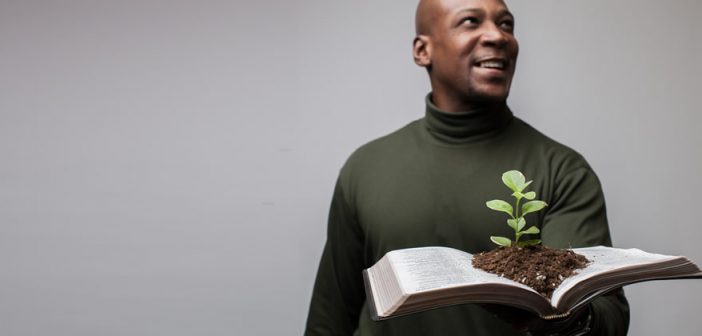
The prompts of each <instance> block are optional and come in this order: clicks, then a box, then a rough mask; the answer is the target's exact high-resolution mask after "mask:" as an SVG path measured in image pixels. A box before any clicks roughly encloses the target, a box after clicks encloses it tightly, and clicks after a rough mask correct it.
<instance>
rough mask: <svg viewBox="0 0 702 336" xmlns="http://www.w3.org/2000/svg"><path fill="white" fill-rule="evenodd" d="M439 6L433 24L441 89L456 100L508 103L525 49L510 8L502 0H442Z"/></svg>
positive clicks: (435, 79) (434, 65)
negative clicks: (519, 60)
mask: <svg viewBox="0 0 702 336" xmlns="http://www.w3.org/2000/svg"><path fill="white" fill-rule="evenodd" d="M436 6H437V7H436V8H435V10H436V11H437V12H436V13H435V14H436V15H435V16H433V17H432V22H433V24H431V25H430V27H429V37H430V40H431V55H430V58H431V64H430V77H431V81H432V87H433V89H434V91H435V93H443V94H444V96H445V97H451V99H453V100H454V101H469V102H503V101H505V100H506V99H507V96H508V94H509V88H510V85H511V83H512V76H513V75H514V69H515V66H516V62H517V54H518V53H519V46H518V44H517V40H516V39H515V37H514V18H513V16H512V14H511V13H510V12H509V10H508V9H507V6H506V5H505V4H504V3H503V2H502V1H500V0H437V1H436ZM437 91H441V92H437Z"/></svg>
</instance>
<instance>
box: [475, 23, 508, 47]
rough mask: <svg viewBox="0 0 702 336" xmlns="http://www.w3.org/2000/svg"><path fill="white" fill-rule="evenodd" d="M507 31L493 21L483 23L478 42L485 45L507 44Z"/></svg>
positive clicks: (501, 45)
mask: <svg viewBox="0 0 702 336" xmlns="http://www.w3.org/2000/svg"><path fill="white" fill-rule="evenodd" d="M506 34H507V33H506V32H504V31H503V30H502V29H500V27H498V26H497V25H495V24H494V23H490V24H487V25H485V27H484V30H483V33H482V35H481V37H480V42H481V43H482V44H483V45H485V46H493V47H498V48H502V47H504V46H505V45H506V44H507V41H508V39H507V35H506Z"/></svg>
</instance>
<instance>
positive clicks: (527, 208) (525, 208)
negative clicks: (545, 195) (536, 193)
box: [522, 201, 548, 216]
mask: <svg viewBox="0 0 702 336" xmlns="http://www.w3.org/2000/svg"><path fill="white" fill-rule="evenodd" d="M547 205H548V204H546V202H544V201H529V202H526V203H524V204H523V205H522V216H524V215H526V214H528V213H532V212H536V211H539V210H541V209H543V208H545V207H546V206H547Z"/></svg>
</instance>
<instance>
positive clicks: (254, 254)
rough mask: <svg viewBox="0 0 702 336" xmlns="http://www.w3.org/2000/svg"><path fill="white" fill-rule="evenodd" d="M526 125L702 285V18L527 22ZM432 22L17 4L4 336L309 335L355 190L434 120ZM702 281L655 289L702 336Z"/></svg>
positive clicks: (5, 207)
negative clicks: (333, 225) (382, 156)
mask: <svg viewBox="0 0 702 336" xmlns="http://www.w3.org/2000/svg"><path fill="white" fill-rule="evenodd" d="M510 5H511V9H512V11H513V12H514V13H515V15H516V17H517V37H518V39H519V41H520V43H521V54H520V60H519V65H518V69H517V75H516V76H517V77H516V81H515V83H514V87H513V90H512V92H513V93H512V95H511V97H510V105H511V106H512V108H513V109H514V110H515V111H516V114H517V115H518V116H519V117H521V118H523V119H524V120H526V121H527V122H529V123H531V124H532V125H534V126H535V127H537V128H538V129H540V130H542V131H543V132H545V133H546V134H548V135H550V136H551V137H553V138H555V139H557V140H558V141H561V142H563V143H566V144H568V145H570V146H571V147H573V148H575V149H576V150H578V151H580V152H581V153H582V154H584V155H585V156H586V157H587V158H588V159H589V161H590V163H591V164H592V166H593V167H594V168H595V169H596V171H597V172H598V174H599V176H600V178H601V180H602V183H603V185H604V189H605V193H606V197H607V202H608V209H609V218H610V221H611V227H612V232H613V235H614V240H615V244H616V245H618V246H620V247H639V248H642V249H645V250H649V251H657V252H661V253H666V254H682V255H687V256H689V257H691V258H692V259H695V260H697V261H698V262H702V248H700V241H701V238H700V237H702V228H701V227H702V226H701V225H700V224H702V220H701V219H700V217H701V216H700V214H699V211H700V210H699V209H700V207H701V204H700V190H702V176H700V174H702V155H701V153H702V151H701V150H700V145H702V136H701V135H700V132H699V129H700V124H702V116H701V115H700V113H699V112H700V111H699V108H698V107H697V103H698V100H699V95H700V91H699V85H698V79H699V78H701V75H702V66H700V63H699V61H700V59H701V56H702V54H701V48H702V41H701V40H700V32H701V31H702V24H701V23H700V20H699V17H698V16H699V13H700V12H702V3H701V2H699V1H697V0H675V1H653V0H651V1H642V0H620V1H609V0H588V1H562V0H528V1H526V0H521V1H520V0H514V1H512V2H511V3H510ZM414 6H415V1H399V0H396V1H377V0H375V1H371V0H362V1H358V0H356V1H328V0H325V1H322V0H298V1H283V0H280V1H256V2H254V1H247V2H244V1H233V2H232V1H160V0H148V1H31V0H30V1H19V0H18V1H8V0H1V1H0V158H1V160H2V161H1V162H0V334H2V335H6V336H19V335H294V334H300V333H301V332H302V330H303V326H304V321H305V317H306V313H307V306H308V302H309V296H310V293H311V289H312V285H313V278H314V275H315V271H316V267H317V262H318V260H319V256H320V253H321V250H322V245H323V240H324V236H325V225H326V224H325V218H326V214H327V207H328V204H329V200H330V196H331V192H332V187H333V183H334V180H335V178H336V174H337V172H338V169H339V168H340V167H341V165H342V164H343V161H344V160H345V158H346V157H347V156H348V155H349V154H350V153H351V152H352V151H353V150H354V149H355V148H356V147H358V146H359V145H361V144H363V143H365V142H367V141H369V140H371V139H373V138H375V137H378V136H381V135H383V134H386V133H388V132H390V131H392V130H394V129H397V128H399V127H401V126H403V125H404V124H406V123H408V122H409V121H411V120H413V119H416V118H419V117H421V116H422V114H423V97H424V95H425V94H426V93H427V91H428V84H427V79H426V75H425V73H424V71H423V69H420V68H417V67H416V66H415V65H414V64H413V63H412V59H411V55H410V45H411V40H412V37H413V15H414V14H413V13H414ZM701 293H702V282H701V281H692V280H684V281H672V282H653V283H645V284H637V285H632V286H629V287H628V288H627V294H628V297H629V300H630V302H631V306H632V326H631V332H630V334H632V335H661V334H667V333H669V332H670V331H671V329H673V330H674V333H675V334H676V335H696V334H698V333H699V332H698V331H697V330H698V327H699V321H698V318H699V311H702V300H700V298H701V295H700V294H701Z"/></svg>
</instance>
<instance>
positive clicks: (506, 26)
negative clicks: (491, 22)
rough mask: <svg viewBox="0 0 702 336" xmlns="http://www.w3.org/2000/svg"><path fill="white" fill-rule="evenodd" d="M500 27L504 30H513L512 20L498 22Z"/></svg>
mask: <svg viewBox="0 0 702 336" xmlns="http://www.w3.org/2000/svg"><path fill="white" fill-rule="evenodd" d="M500 27H502V29H505V30H510V31H511V30H514V21H511V20H505V21H502V22H501V23H500Z"/></svg>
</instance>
